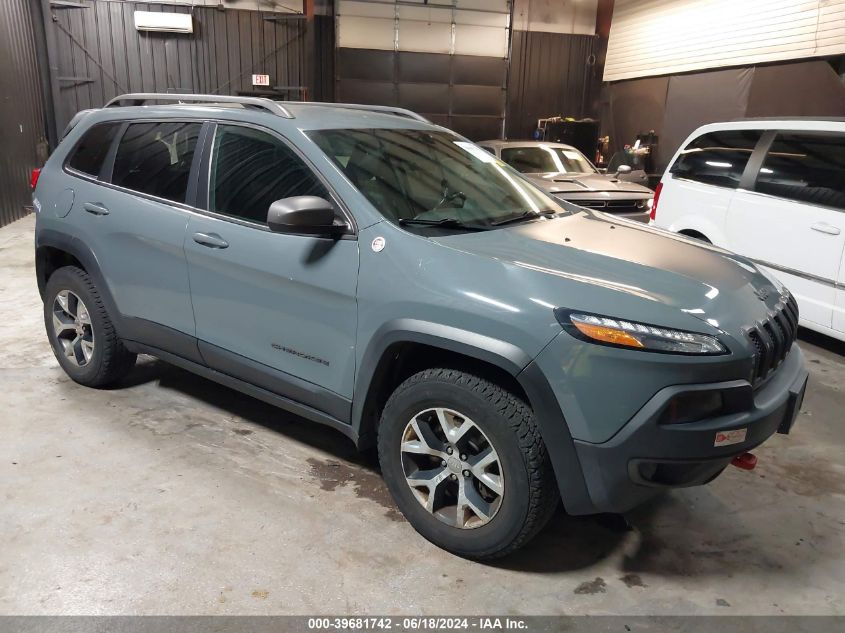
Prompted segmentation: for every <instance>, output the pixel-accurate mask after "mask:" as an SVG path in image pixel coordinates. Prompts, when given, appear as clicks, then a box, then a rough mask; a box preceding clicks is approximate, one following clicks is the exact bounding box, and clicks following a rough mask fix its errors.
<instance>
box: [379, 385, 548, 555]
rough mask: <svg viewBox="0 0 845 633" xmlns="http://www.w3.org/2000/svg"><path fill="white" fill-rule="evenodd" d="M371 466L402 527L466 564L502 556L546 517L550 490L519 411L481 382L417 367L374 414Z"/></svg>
mask: <svg viewBox="0 0 845 633" xmlns="http://www.w3.org/2000/svg"><path fill="white" fill-rule="evenodd" d="M378 445H379V461H380V463H381V468H382V474H383V475H384V478H385V481H386V482H387V486H388V488H389V490H390V493H391V495H392V496H393V499H394V500H395V501H396V504H397V505H398V506H399V509H400V510H401V511H402V513H403V514H404V515H405V517H406V518H407V519H408V521H409V522H410V523H411V525H412V526H413V527H414V528H415V529H416V530H417V531H418V532H419V533H420V534H422V536H424V537H425V538H426V539H428V540H429V541H431V542H432V543H434V544H435V545H437V546H439V547H442V548H443V549H445V550H448V551H450V552H453V553H455V554H458V555H459V556H465V557H467V558H475V559H489V558H497V557H500V556H504V555H506V554H509V553H510V552H512V551H514V550H516V549H518V548H519V547H521V546H522V545H524V544H525V543H526V542H528V540H530V539H531V538H532V537H533V536H534V535H535V534H536V533H537V532H538V531H539V530H540V529H541V528H542V527H543V526H544V525H545V524H546V522H547V521H548V520H549V518H550V517H551V515H552V513H553V512H554V510H555V508H556V507H557V503H558V499H559V497H558V490H557V486H556V483H555V480H554V475H553V472H552V468H551V463H550V461H549V457H548V454H547V452H546V447H545V445H544V444H543V440H542V438H541V437H540V434H539V431H538V430H537V427H536V423H535V420H534V415H533V413H532V411H531V409H530V408H529V407H528V405H527V404H526V403H525V402H524V401H523V400H522V399H520V398H519V397H518V396H517V395H515V394H514V393H511V392H510V391H508V390H506V389H504V388H502V387H500V386H499V385H497V384H495V383H493V382H490V381H488V380H486V379H484V378H481V377H478V376H475V375H473V374H470V373H465V372H462V371H458V370H454V369H427V370H425V371H422V372H420V373H418V374H415V375H414V376H411V377H410V378H408V379H407V380H406V381H405V382H403V383H402V384H401V385H400V386H399V387H398V388H397V389H396V391H395V392H394V393H393V395H392V396H391V397H390V399H389V400H388V402H387V405H386V406H385V408H384V412H383V414H382V417H381V422H380V425H379V433H378Z"/></svg>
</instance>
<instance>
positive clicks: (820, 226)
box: [810, 222, 841, 235]
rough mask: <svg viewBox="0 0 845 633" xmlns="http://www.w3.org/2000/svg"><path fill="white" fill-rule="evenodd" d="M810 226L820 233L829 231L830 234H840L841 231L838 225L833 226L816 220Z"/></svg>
mask: <svg viewBox="0 0 845 633" xmlns="http://www.w3.org/2000/svg"><path fill="white" fill-rule="evenodd" d="M810 228H811V229H813V230H814V231H818V232H819V233H827V234H828V235H839V233H840V232H841V231H840V230H839V227H838V226H833V225H832V224H828V223H827V222H816V223H815V224H813V225H811V226H810Z"/></svg>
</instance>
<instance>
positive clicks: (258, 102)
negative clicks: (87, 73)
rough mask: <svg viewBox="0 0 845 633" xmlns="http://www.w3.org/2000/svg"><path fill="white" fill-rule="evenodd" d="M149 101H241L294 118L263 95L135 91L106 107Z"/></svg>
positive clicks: (110, 102)
mask: <svg viewBox="0 0 845 633" xmlns="http://www.w3.org/2000/svg"><path fill="white" fill-rule="evenodd" d="M147 101H171V102H174V103H185V102H191V103H206V104H215V103H239V104H241V105H243V106H251V107H253V108H260V109H262V110H266V111H267V112H269V113H271V114H276V115H278V116H280V117H284V118H286V119H292V118H294V117H293V115H292V114H291V113H290V110H288V109H287V108H286V107H284V106H283V105H282V104H280V103H279V102H277V101H273V100H272V99H265V98H263V97H232V96H229V95H194V94H173V93H157V92H135V93H130V94H125V95H118V96H117V97H115V98H114V99H112V100H111V101H109V102H108V103H106V105H105V106H104V107H106V108H113V107H120V106H122V105H124V102H129V104H128V105H144V104H145V103H146V102H147Z"/></svg>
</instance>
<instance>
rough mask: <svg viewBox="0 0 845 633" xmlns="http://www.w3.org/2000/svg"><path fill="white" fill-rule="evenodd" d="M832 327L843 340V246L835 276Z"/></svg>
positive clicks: (844, 313)
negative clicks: (837, 271)
mask: <svg viewBox="0 0 845 633" xmlns="http://www.w3.org/2000/svg"><path fill="white" fill-rule="evenodd" d="M833 329H834V330H836V331H837V332H839V338H840V339H842V340H845V247H843V250H842V257H841V258H840V261H839V275H837V277H836V306H835V307H834V308H833Z"/></svg>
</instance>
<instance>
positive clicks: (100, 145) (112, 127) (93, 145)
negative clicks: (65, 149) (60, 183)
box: [67, 122, 122, 176]
mask: <svg viewBox="0 0 845 633" xmlns="http://www.w3.org/2000/svg"><path fill="white" fill-rule="evenodd" d="M121 125H122V123H119V122H117V123H99V124H97V125H94V126H92V127H91V129H90V130H88V131H87V132H85V134H84V135H83V136H82V140H80V141H79V143H77V145H76V147H75V148H74V150H73V154H71V157H70V159H68V161H67V165H68V167H70V168H71V169H75V170H76V171H81V172H82V173H83V174H89V175H91V176H99V175H100V169H101V168H102V166H103V161H104V160H105V158H106V154H108V152H109V147H111V143H112V141H113V140H114V135H115V134H117V131H118V130H119V129H120V126H121Z"/></svg>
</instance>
